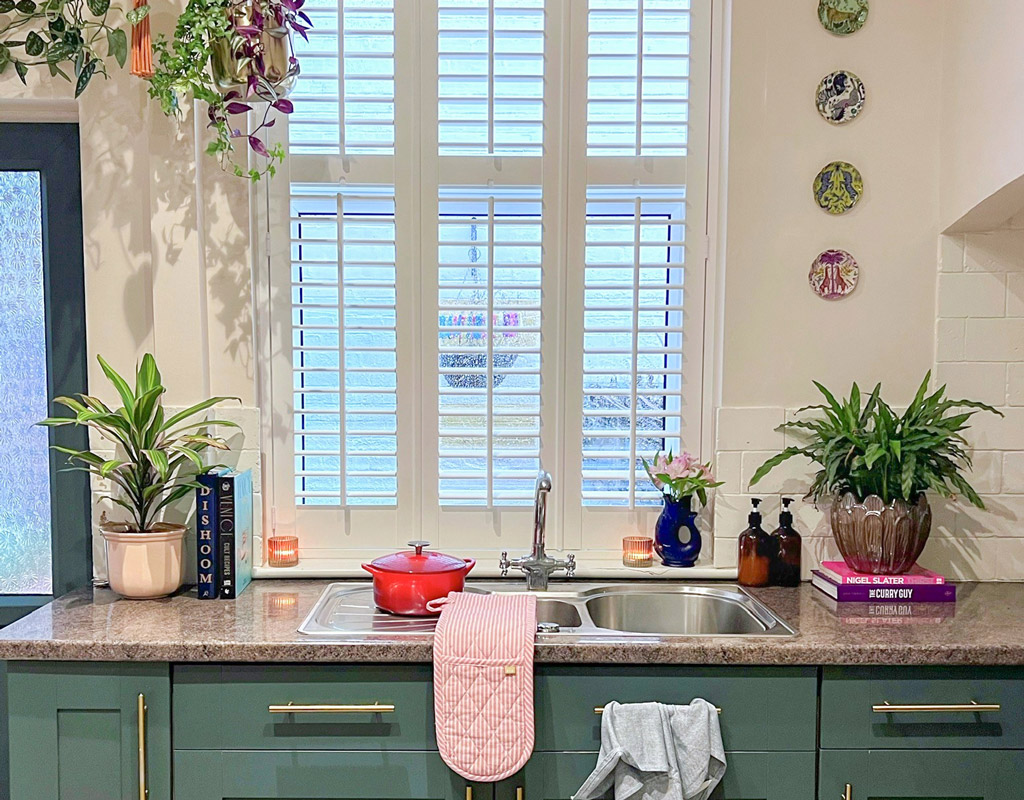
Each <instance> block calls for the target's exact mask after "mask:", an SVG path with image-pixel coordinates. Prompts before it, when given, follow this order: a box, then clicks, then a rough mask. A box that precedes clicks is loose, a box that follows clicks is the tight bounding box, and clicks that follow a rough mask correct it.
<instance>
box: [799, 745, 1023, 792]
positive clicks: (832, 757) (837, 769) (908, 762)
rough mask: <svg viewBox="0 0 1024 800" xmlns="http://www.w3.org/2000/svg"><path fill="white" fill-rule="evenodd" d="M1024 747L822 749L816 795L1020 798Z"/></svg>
mask: <svg viewBox="0 0 1024 800" xmlns="http://www.w3.org/2000/svg"><path fill="white" fill-rule="evenodd" d="M1022 786H1024V751H1020V750H914V751H911V752H908V751H906V750H822V751H821V755H820V772H819V789H818V797H819V798H820V800H840V798H849V800H1020V797H1021V796H1022V792H1024V790H1022V788H1021V787H1022Z"/></svg>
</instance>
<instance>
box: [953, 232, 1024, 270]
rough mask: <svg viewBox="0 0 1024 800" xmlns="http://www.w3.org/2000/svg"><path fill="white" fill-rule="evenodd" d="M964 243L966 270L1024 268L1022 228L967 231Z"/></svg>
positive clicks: (1023, 236)
mask: <svg viewBox="0 0 1024 800" xmlns="http://www.w3.org/2000/svg"><path fill="white" fill-rule="evenodd" d="M964 243H965V244H964V246H965V251H966V253H965V259H964V267H965V269H966V270H967V271H968V272H1012V271H1013V270H1018V269H1024V230H1012V229H1006V230H996V231H989V232H987V233H968V234H967V235H966V237H965V240H964Z"/></svg>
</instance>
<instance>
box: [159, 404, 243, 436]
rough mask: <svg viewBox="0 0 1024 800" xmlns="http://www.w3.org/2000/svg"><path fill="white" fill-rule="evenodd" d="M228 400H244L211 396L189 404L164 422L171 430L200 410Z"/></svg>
mask: <svg viewBox="0 0 1024 800" xmlns="http://www.w3.org/2000/svg"><path fill="white" fill-rule="evenodd" d="M226 400H236V401H238V402H239V403H240V402H242V401H241V400H240V399H239V398H237V397H211V398H210V399H209V400H204V401H203V402H201V403H196V404H195V405H194V406H189V407H188V408H186V409H185V410H184V411H179V412H178V413H177V414H175V415H174V416H173V417H171V418H170V419H168V420H167V422H165V423H164V428H165V429H167V430H170V429H171V428H173V427H174V426H175V425H177V424H178V423H179V422H181V421H183V420H186V419H188V418H189V417H191V416H194V415H196V414H198V413H199V412H200V411H205V410H206V409H208V408H211V407H212V406H215V405H217V403H223V402H225V401H226Z"/></svg>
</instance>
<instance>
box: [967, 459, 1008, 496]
mask: <svg viewBox="0 0 1024 800" xmlns="http://www.w3.org/2000/svg"><path fill="white" fill-rule="evenodd" d="M971 460H972V461H973V462H974V466H973V468H972V469H971V471H970V473H969V474H968V475H967V481H968V483H970V484H971V486H973V487H974V491H976V492H977V493H978V494H998V493H999V492H1000V491H1002V477H1003V454H1002V453H1001V452H999V451H997V450H977V451H975V452H974V454H973V455H972V457H971Z"/></svg>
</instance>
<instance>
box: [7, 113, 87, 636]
mask: <svg viewBox="0 0 1024 800" xmlns="http://www.w3.org/2000/svg"><path fill="white" fill-rule="evenodd" d="M0 154H2V155H0V169H2V170H33V171H38V172H39V174H40V190H41V192H40V193H41V201H42V216H43V302H44V313H45V319H46V375H47V384H48V385H47V398H48V400H49V404H50V405H51V410H52V402H53V398H54V397H58V396H60V395H73V394H75V393H77V392H87V391H88V389H87V386H88V355H87V347H86V327H85V261H84V253H83V249H84V238H83V227H82V186H81V169H82V167H81V156H80V147H79V129H78V124H77V123H71V122H17V123H15V122H0ZM48 433H49V441H50V444H51V445H54V444H60V445H62V446H64V447H73V448H75V449H79V450H82V449H87V448H88V446H89V442H88V431H86V430H85V429H84V428H80V427H77V426H63V427H57V428H52V427H51V428H48ZM49 465H50V519H51V526H52V527H51V536H50V548H51V557H52V587H51V593H50V594H49V595H0V627H2V626H3V625H5V624H9V623H11V622H13V621H15V620H16V619H18V618H19V617H21V616H24V614H26V613H28V612H29V611H31V610H32V609H34V608H38V607H39V606H42V605H45V604H46V603H48V602H50V601H51V600H52V599H53V598H54V597H60V596H61V595H63V594H66V593H68V592H70V591H72V590H74V589H78V588H82V587H84V586H88V585H90V583H91V581H92V521H91V517H92V514H91V509H92V502H91V488H90V484H89V478H88V476H87V475H86V474H85V473H83V472H71V471H68V470H66V469H65V466H66V457H65V456H64V455H63V454H61V453H59V452H57V451H55V450H52V449H51V450H50V453H49Z"/></svg>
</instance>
